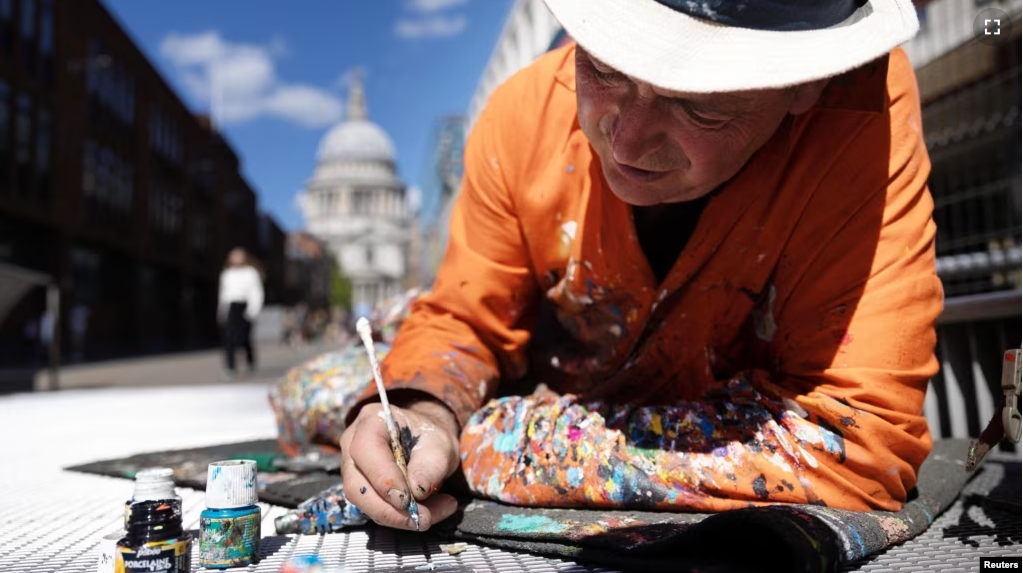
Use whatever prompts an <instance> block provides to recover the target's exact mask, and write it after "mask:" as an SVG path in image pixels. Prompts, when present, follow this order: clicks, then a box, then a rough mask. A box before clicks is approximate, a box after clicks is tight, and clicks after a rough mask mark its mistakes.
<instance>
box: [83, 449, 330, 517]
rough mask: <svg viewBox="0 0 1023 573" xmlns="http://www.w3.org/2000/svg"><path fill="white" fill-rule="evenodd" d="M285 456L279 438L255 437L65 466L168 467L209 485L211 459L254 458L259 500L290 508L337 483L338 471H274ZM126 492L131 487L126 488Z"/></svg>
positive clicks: (93, 470)
mask: <svg viewBox="0 0 1023 573" xmlns="http://www.w3.org/2000/svg"><path fill="white" fill-rule="evenodd" d="M281 457H284V454H283V453H282V452H281V449H280V448H279V447H278V445H277V440H255V441H251V442H238V443H234V444H222V445H216V446H209V447H205V448H192V449H187V450H171V451H165V452H152V453H145V454H138V455H135V456H130V457H127V458H119V459H114V460H104V461H99V462H92V463H88V464H83V465H78V466H73V467H69V468H65V469H67V470H69V471H75V472H83V473H90V474H99V475H104V476H110V477H118V478H125V479H134V477H135V474H136V473H137V472H138V471H139V470H143V469H146V468H151V467H165V468H171V469H173V470H174V483H175V484H176V485H178V486H181V487H190V488H192V489H198V490H205V489H206V468H207V466H209V464H210V463H211V462H216V461H221V460H231V459H254V460H256V462H257V463H258V467H259V482H258V484H257V485H258V487H259V500H260V501H262V502H264V503H269V504H273V505H280V506H283V507H288V508H295V507H298V505H299V504H300V503H302V502H303V501H305V500H307V499H309V498H311V497H313V496H315V495H317V494H319V493H320V492H322V491H323V490H325V489H327V488H329V487H331V486H333V485H337V483H338V482H339V481H340V479H341V478H340V477H339V476H338V475H337V474H336V473H327V472H312V473H303V474H295V473H289V472H278V471H271V464H272V460H273V459H275V458H281ZM126 493H127V495H130V494H131V490H130V488H129V489H126Z"/></svg>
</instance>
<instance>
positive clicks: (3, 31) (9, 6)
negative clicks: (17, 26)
mask: <svg viewBox="0 0 1023 573" xmlns="http://www.w3.org/2000/svg"><path fill="white" fill-rule="evenodd" d="M0 48H2V49H3V51H4V52H6V53H8V54H9V53H11V52H13V51H14V0H0Z"/></svg>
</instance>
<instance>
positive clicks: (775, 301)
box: [366, 46, 942, 509]
mask: <svg viewBox="0 0 1023 573" xmlns="http://www.w3.org/2000/svg"><path fill="white" fill-rule="evenodd" d="M574 49H575V48H574V46H568V47H566V48H562V49H559V50H557V51H555V52H552V53H550V54H548V55H546V56H544V57H542V58H541V59H540V60H539V61H538V62H536V63H535V64H534V65H532V66H531V67H529V68H527V69H525V70H524V71H522V72H520V73H519V74H517V75H516V76H515V77H513V78H512V79H511V80H509V81H508V82H506V83H505V84H504V85H502V86H501V87H500V88H499V89H498V90H497V91H496V92H495V93H494V95H493V96H492V97H491V99H490V102H489V105H488V106H487V108H486V110H485V111H484V112H483V114H482V115H481V117H480V118H479V121H478V123H477V125H476V126H475V128H474V130H473V132H472V134H471V136H470V138H469V140H468V144H467V148H466V152H465V170H466V174H465V178H464V182H463V187H462V192H461V195H460V196H459V198H458V199H457V203H456V207H455V209H454V212H453V215H452V220H451V233H450V244H449V247H448V251H447V254H446V257H445V259H444V261H443V263H442V266H441V268H440V271H439V274H438V277H437V280H436V283H435V285H434V288H433V290H432V292H431V294H429V295H428V296H425V297H423V298H422V299H420V300H419V301H418V302H417V303H416V304H415V306H414V308H413V312H412V314H411V316H410V317H409V318H408V320H407V321H406V322H405V324H404V325H403V326H402V328H401V330H400V332H399V334H398V337H397V339H396V340H395V343H394V347H393V350H392V352H391V354H390V355H389V356H388V357H387V359H386V360H385V363H384V374H385V378H386V380H387V385H388V386H389V388H391V389H397V388H408V389H416V390H421V391H425V392H428V393H430V394H432V395H434V396H436V397H437V398H439V399H441V400H443V401H444V402H445V403H447V404H448V405H449V406H450V407H451V408H452V409H453V411H454V412H455V414H456V415H457V417H458V419H459V421H460V422H461V423H462V424H465V422H466V421H467V420H468V418H469V417H470V415H471V414H472V413H473V412H474V411H475V410H477V409H478V408H479V407H480V406H482V405H483V404H484V403H485V402H486V401H488V400H489V399H491V398H493V397H494V396H496V395H498V393H499V392H500V393H507V392H514V391H522V392H527V393H528V391H529V387H528V386H525V385H523V386H522V387H521V388H519V387H518V386H517V385H518V384H519V383H520V382H528V383H529V384H536V383H539V382H543V383H546V384H547V385H548V386H549V387H551V388H552V389H554V390H555V391H558V392H562V393H573V394H577V395H580V396H582V397H585V398H587V399H588V398H594V399H607V400H614V401H619V402H625V403H629V404H634V405H655V404H669V403H672V402H676V401H681V400H698V399H700V397H701V396H703V395H705V394H706V393H708V392H709V391H710V390H713V389H720V388H721V387H722V385H723V384H724V383H725V382H726V381H727V380H728V379H729V378H731V377H733V376H734V375H736V374H737V373H740V372H745V373H748V375H749V378H750V379H751V380H752V381H753V384H754V385H755V386H756V387H757V390H758V391H760V392H761V393H763V394H765V395H768V396H772V397H774V398H776V399H778V400H779V401H782V400H783V399H788V400H784V401H785V403H788V404H792V401H794V402H795V403H797V404H798V406H793V407H794V408H796V409H800V408H799V407H801V409H802V410H805V411H806V412H809V413H810V414H811V416H812V417H813V418H814V419H817V420H820V421H822V422H824V423H826V424H828V425H829V426H830V427H833V428H841V429H842V431H843V432H844V438H845V449H846V451H845V459H844V460H841V461H839V460H836V459H834V458H833V457H828V458H827V459H826V460H824V461H822V463H821V464H820V466H819V467H816V468H815V469H814V470H813V478H812V479H813V480H814V482H815V483H814V490H815V491H816V493H817V495H819V497H820V499H822V500H823V501H824V502H825V503H827V504H828V505H830V506H833V507H844V508H849V509H878V508H881V509H897V508H899V507H900V506H901V504H902V503H903V502H904V501H905V500H906V495H907V492H908V491H909V490H910V489H912V488H913V487H914V484H915V482H916V472H917V470H918V468H919V466H920V464H921V462H922V461H923V459H924V458H925V457H926V455H927V454H928V452H929V451H930V448H931V436H930V434H929V433H928V428H927V424H926V422H925V420H924V418H923V416H922V413H921V412H922V405H923V400H924V393H925V390H926V384H927V381H928V379H929V378H930V377H931V376H933V375H934V374H935V373H936V371H937V361H936V359H935V356H934V353H933V349H934V343H935V332H934V323H935V320H936V318H937V317H938V315H939V313H940V312H941V309H942V290H941V283H940V281H939V279H938V277H937V276H936V274H935V270H934V249H933V244H934V232H935V226H934V224H933V222H932V219H931V213H932V207H933V204H932V199H931V196H930V193H929V191H928V189H927V177H928V174H929V169H930V163H929V160H928V157H927V153H926V149H925V147H924V142H923V140H922V136H921V119H920V103H919V99H918V92H917V87H916V83H915V78H914V75H913V71H912V68H911V66H910V64H909V62H908V60H907V58H906V56H905V54H904V53H903V52H902V51H901V50H895V51H894V52H892V53H891V54H890V56H889V57H887V58H882V59H881V60H879V61H877V62H875V63H873V64H871V65H868V66H865V67H863V68H860V69H858V70H855V71H853V72H850V73H849V74H846V75H844V76H841V77H838V78H835V79H833V80H832V81H831V82H830V83H829V86H828V88H827V89H826V90H825V92H824V94H823V95H822V97H821V99H820V101H819V102H818V104H817V105H816V107H815V108H814V109H812V110H811V111H810V112H808V113H806V114H802V115H800V116H795V117H789V118H787V119H786V121H785V122H784V123H783V124H782V126H781V127H780V128H779V129H778V131H777V133H776V134H775V135H774V137H773V138H772V139H771V140H770V141H769V142H768V143H767V144H766V145H765V146H764V147H763V148H762V149H761V150H760V151H759V152H757V153H756V154H755V155H754V156H753V157H752V158H751V159H750V161H749V163H748V164H747V165H746V166H745V167H744V168H743V169H742V170H741V171H740V172H739V174H738V175H736V176H735V178H734V179H732V180H731V181H729V182H728V183H727V184H726V186H725V187H724V189H723V190H722V191H721V192H720V193H718V194H716V195H714V196H713V197H712V198H711V199H710V201H709V203H708V205H707V207H706V209H705V211H704V212H703V215H702V217H701V218H700V220H699V223H698V225H697V227H696V229H695V231H694V233H693V235H692V237H691V239H690V241H689V243H688V244H687V246H686V247H685V249H684V251H683V252H682V254H681V256H680V258H679V259H678V261H677V262H676V264H675V266H674V268H673V269H672V271H671V272H670V274H669V275H668V276H667V278H666V279H665V280H664V281H663V283H661V284H658V283H657V280H656V278H655V276H654V274H653V272H652V271H651V269H650V267H649V266H648V264H647V262H646V258H645V256H644V254H643V251H642V249H641V247H640V244H639V242H638V240H637V237H636V233H635V231H634V227H633V221H632V217H631V208H630V206H629V205H628V204H626V203H623V202H622V201H620V200H619V199H618V198H616V197H615V195H613V194H612V193H611V191H610V190H609V189H608V187H607V184H606V182H605V181H604V179H603V176H602V175H601V168H600V165H599V162H598V158H597V157H596V155H595V154H594V153H593V152H592V150H591V149H590V146H589V144H588V142H587V140H586V138H585V136H584V135H583V133H582V131H581V130H580V128H579V125H578V123H577V120H576V96H575V90H574V86H575V69H574ZM367 392H368V394H367V397H366V398H367V399H368V397H369V395H371V394H372V392H373V390H372V386H371V388H370V389H369V390H368V391H367ZM765 455H766V453H765ZM772 477H777V476H768V480H769V481H771V479H772ZM729 495H731V496H732V497H733V498H734V503H732V504H729V503H727V502H725V503H718V504H716V505H713V507H715V508H719V509H726V508H728V507H741V506H745V505H746V502H744V501H743V500H748V499H756V495H755V493H754V492H752V491H750V492H746V491H741V490H736V491H735V492H734V495H732V494H729Z"/></svg>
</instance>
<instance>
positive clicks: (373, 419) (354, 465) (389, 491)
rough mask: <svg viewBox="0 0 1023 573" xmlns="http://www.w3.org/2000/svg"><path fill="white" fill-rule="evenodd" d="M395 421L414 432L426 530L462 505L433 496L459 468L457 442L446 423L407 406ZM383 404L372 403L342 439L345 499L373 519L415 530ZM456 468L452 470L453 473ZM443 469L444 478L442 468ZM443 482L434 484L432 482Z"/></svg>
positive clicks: (412, 466) (415, 479) (412, 475)
mask: <svg viewBox="0 0 1023 573" xmlns="http://www.w3.org/2000/svg"><path fill="white" fill-rule="evenodd" d="M391 411H392V414H393V415H394V418H395V422H397V423H398V425H399V426H402V427H406V428H408V429H409V430H410V436H406V437H411V438H412V440H411V441H412V442H413V443H412V444H408V443H407V444H406V445H407V446H409V448H410V450H411V451H409V460H410V461H409V479H410V481H411V482H412V484H413V486H412V487H413V489H420V488H422V490H424V491H425V493H423V492H417V495H415V497H416V499H417V500H418V501H419V513H420V520H421V523H420V530H422V531H425V530H426V529H429V527H430V526H431V525H433V524H434V523H437V522H438V521H441V520H443V519H446V518H447V517H449V516H451V514H453V513H454V512H455V510H456V509H457V502H456V501H455V499H454V498H453V497H451V496H449V495H444V494H437V495H430V494H432V493H433V492H434V491H435V490H436V489H437V488H438V487H440V483H441V482H442V481H443V479H444V478H446V477H447V476H448V475H450V474H451V472H452V471H454V470H453V468H457V466H458V450H457V439H456V437H454V436H451V435H448V434H449V433H450V432H448V431H446V430H440V429H439V428H441V427H446V423H445V421H443V420H437V419H435V418H434V417H432V416H427V415H423V414H419V413H416V412H414V411H410V410H405V409H402V408H396V407H393V406H392V408H391ZM380 413H381V407H380V405H379V404H369V405H367V406H366V407H364V408H363V409H362V410H361V411H360V412H359V416H358V418H356V420H355V421H354V422H353V423H352V425H351V426H350V427H349V428H348V429H347V430H345V432H344V434H343V435H342V437H341V451H342V466H341V473H342V480H343V482H344V488H345V497H346V498H347V499H348V500H350V501H351V502H352V503H354V504H355V505H356V506H357V507H358V508H359V509H361V510H362V511H363V513H365V514H366V515H368V516H369V517H370V518H371V519H373V521H375V522H377V523H379V524H380V525H384V526H387V527H394V528H398V529H409V530H414V529H415V525H414V524H413V523H412V521H411V519H409V513H408V504H409V499H410V492H409V491H408V487H407V485H406V483H405V477H404V476H403V475H402V474H401V471H400V470H399V469H398V466H397V464H396V463H395V461H394V453H393V452H392V451H391V443H390V438H389V436H388V434H387V425H386V424H385V423H384V420H383V419H382V418H381V416H380ZM449 468H451V469H449ZM441 469H443V470H444V472H446V473H444V475H440V473H443V472H439V471H438V470H441ZM434 479H437V480H438V481H436V482H434V481H432V480H434Z"/></svg>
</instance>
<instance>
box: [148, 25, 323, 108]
mask: <svg viewBox="0 0 1023 573" xmlns="http://www.w3.org/2000/svg"><path fill="white" fill-rule="evenodd" d="M160 54H161V55H162V56H163V57H164V58H166V59H167V60H168V61H169V62H170V63H171V64H172V65H173V66H174V68H175V70H176V72H177V74H178V77H179V79H180V80H181V83H182V85H183V86H184V87H185V89H186V90H188V91H189V93H191V95H192V96H193V97H195V98H196V99H198V100H199V101H201V102H203V103H206V104H208V105H210V106H211V108H212V109H213V112H214V115H215V116H216V117H215V119H216V120H217V121H219V122H221V123H242V122H245V121H250V120H253V119H256V118H259V117H263V116H272V117H277V118H280V119H283V120H285V121H290V122H292V123H296V124H298V125H301V126H303V127H309V128H317V127H324V126H327V125H330V124H332V123H335V122H336V121H338V120H339V119H340V118H341V116H342V105H341V100H340V99H339V98H338V97H337V96H335V95H333V94H331V93H330V92H329V91H326V90H323V89H320V88H318V87H316V86H312V85H308V84H302V83H289V82H285V81H282V80H281V79H280V78H278V77H277V75H276V73H275V66H274V58H275V57H282V56H284V55H286V54H287V46H286V45H285V44H284V41H283V39H281V38H280V37H275V38H274V39H273V40H272V41H271V43H270V45H268V46H259V45H252V44H235V43H232V42H228V41H226V40H224V39H223V38H221V37H220V33H219V32H215V31H210V32H202V33H198V34H191V35H181V34H169V35H168V36H167V37H165V38H164V39H163V42H162V43H161V44H160ZM214 86H216V87H215V88H214Z"/></svg>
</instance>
